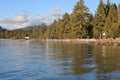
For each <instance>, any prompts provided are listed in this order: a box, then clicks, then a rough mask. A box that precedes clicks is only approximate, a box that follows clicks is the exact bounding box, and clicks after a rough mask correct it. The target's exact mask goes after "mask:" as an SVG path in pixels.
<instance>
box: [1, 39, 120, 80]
mask: <svg viewBox="0 0 120 80" xmlns="http://www.w3.org/2000/svg"><path fill="white" fill-rule="evenodd" d="M0 80H120V46H101V45H93V44H86V43H79V44H78V43H69V42H40V41H30V40H4V39H1V40H0Z"/></svg>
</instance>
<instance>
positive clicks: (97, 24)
mask: <svg viewBox="0 0 120 80" xmlns="http://www.w3.org/2000/svg"><path fill="white" fill-rule="evenodd" d="M106 15H107V14H106V9H105V5H104V3H103V1H102V0H100V4H99V5H98V8H97V11H96V13H95V16H94V19H93V26H94V28H93V32H94V34H93V36H94V37H95V38H99V35H100V33H101V32H102V31H103V27H104V25H105V20H106Z"/></svg>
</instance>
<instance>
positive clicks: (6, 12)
mask: <svg viewBox="0 0 120 80" xmlns="http://www.w3.org/2000/svg"><path fill="white" fill-rule="evenodd" d="M77 1H78V0H64V1H63V0H0V26H2V27H3V28H7V29H10V30H11V29H16V28H23V27H26V26H30V25H40V24H41V23H42V22H45V23H46V24H50V23H52V22H53V20H55V19H58V18H60V17H61V16H62V15H63V14H64V13H65V12H68V13H71V12H72V9H73V7H74V5H75V4H76V3H77ZM103 1H104V2H106V1H107V0H103ZM110 1H111V3H116V4H120V0H110ZM84 3H85V5H86V6H87V7H88V8H89V10H90V12H91V13H92V14H94V13H95V10H96V8H97V6H98V4H99V0H84Z"/></svg>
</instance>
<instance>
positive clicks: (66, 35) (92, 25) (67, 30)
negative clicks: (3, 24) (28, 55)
mask: <svg viewBox="0 0 120 80" xmlns="http://www.w3.org/2000/svg"><path fill="white" fill-rule="evenodd" d="M91 5H92V4H91ZM102 33H105V34H106V35H107V36H108V37H110V38H116V37H120V4H119V5H116V4H115V3H111V2H110V1H109V0H107V3H104V2H103V0H100V2H99V5H98V7H97V10H96V12H95V14H94V15H92V14H91V13H90V11H89V8H88V7H87V6H85V4H84V1H83V0H79V1H78V2H77V3H76V5H75V6H74V8H73V11H72V13H71V14H68V13H65V14H64V15H63V16H62V18H61V19H58V20H55V21H54V22H53V23H52V24H51V25H49V26H47V25H46V24H44V23H43V24H41V25H40V29H37V28H36V27H34V28H33V29H32V30H29V31H25V30H18V31H14V30H13V31H2V32H0V38H10V37H14V36H15V37H17V38H24V37H25V36H29V37H31V38H38V37H39V38H50V39H74V38H80V39H82V38H99V37H100V34H102Z"/></svg>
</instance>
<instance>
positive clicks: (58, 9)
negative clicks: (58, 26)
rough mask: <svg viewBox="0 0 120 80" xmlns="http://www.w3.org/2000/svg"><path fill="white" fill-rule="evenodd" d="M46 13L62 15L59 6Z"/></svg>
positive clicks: (56, 15) (53, 15) (54, 15)
mask: <svg viewBox="0 0 120 80" xmlns="http://www.w3.org/2000/svg"><path fill="white" fill-rule="evenodd" d="M47 15H48V16H50V17H61V16H62V11H61V8H60V7H59V6H56V7H55V8H53V9H52V10H51V11H50V12H48V14H47Z"/></svg>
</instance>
